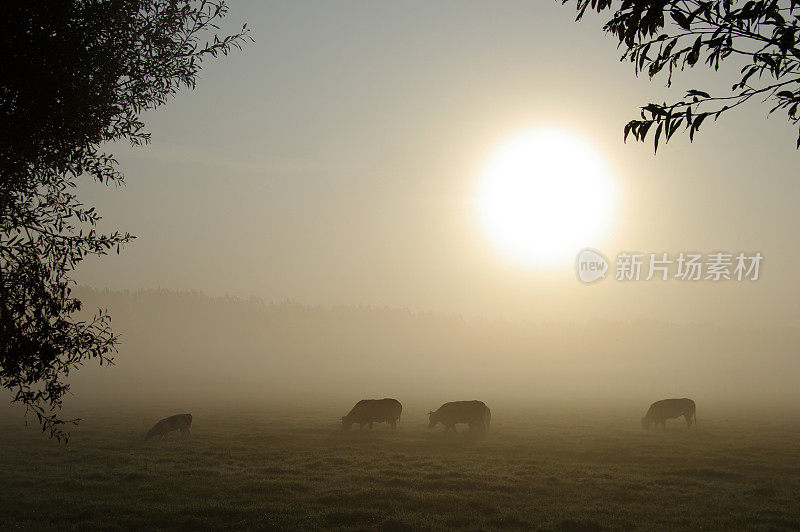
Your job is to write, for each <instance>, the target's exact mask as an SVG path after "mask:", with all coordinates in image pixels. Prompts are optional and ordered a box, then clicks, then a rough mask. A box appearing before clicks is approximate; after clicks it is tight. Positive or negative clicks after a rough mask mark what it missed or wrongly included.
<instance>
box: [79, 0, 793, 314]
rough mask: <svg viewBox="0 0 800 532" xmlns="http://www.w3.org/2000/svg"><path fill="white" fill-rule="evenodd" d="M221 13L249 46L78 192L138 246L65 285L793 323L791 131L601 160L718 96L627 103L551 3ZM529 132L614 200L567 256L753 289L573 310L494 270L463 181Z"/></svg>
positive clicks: (606, 53) (656, 287)
mask: <svg viewBox="0 0 800 532" xmlns="http://www.w3.org/2000/svg"><path fill="white" fill-rule="evenodd" d="M230 7H231V14H230V17H229V20H230V23H231V25H232V26H236V25H237V24H241V22H242V21H247V22H248V25H249V27H251V28H252V36H253V38H254V39H255V40H256V42H255V44H251V45H248V46H246V47H245V49H244V51H243V52H235V53H233V54H232V55H231V56H229V57H228V58H224V59H221V60H216V61H213V62H211V63H208V64H207V65H206V68H205V69H204V70H203V72H202V74H201V76H200V79H199V82H198V86H197V89H196V90H195V91H193V92H188V91H187V92H183V93H181V94H179V95H178V97H177V98H176V99H175V100H173V101H171V102H170V103H169V104H168V105H167V106H165V107H163V108H161V109H159V110H158V111H156V112H154V113H151V114H150V115H148V116H147V117H146V118H147V122H148V125H149V129H150V130H151V132H152V140H153V142H152V144H151V145H150V146H148V147H146V148H144V149H130V148H128V147H126V146H118V147H114V148H113V151H114V153H115V154H116V155H117V158H118V160H119V162H120V164H121V168H122V170H123V171H124V173H125V174H126V176H127V181H128V184H127V187H125V188H123V189H105V188H104V187H102V186H100V185H95V184H90V185H87V186H85V187H84V188H83V193H84V196H83V197H84V199H85V200H86V201H87V202H91V203H97V204H98V205H99V208H100V209H101V212H103V213H104V215H105V220H104V224H105V227H108V228H120V229H123V230H127V231H130V232H132V233H134V234H136V235H137V236H138V239H137V240H136V241H135V242H134V243H133V244H132V245H130V246H128V248H127V249H126V250H125V251H124V252H123V253H122V254H121V255H120V256H119V257H109V258H103V259H99V260H98V259H89V260H88V261H86V262H85V263H84V264H83V265H82V267H81V269H80V270H79V272H78V279H79V281H80V282H81V283H83V284H87V285H90V286H94V287H101V288H105V287H107V288H113V289H124V288H130V289H136V288H140V287H163V288H174V289H197V290H202V291H205V292H208V293H210V294H232V295H237V296H249V295H257V296H260V297H263V298H264V299H266V300H283V299H292V300H296V301H299V302H304V303H313V304H317V303H319V304H366V305H375V306H384V305H386V306H392V307H409V308H412V309H419V310H434V311H445V312H455V313H463V314H466V315H484V316H490V317H501V318H511V319H530V318H542V317H547V318H548V319H551V318H552V319H585V318H592V317H595V316H603V317H604V318H621V319H629V318H638V317H647V318H652V319H660V320H670V321H684V320H685V321H708V322H721V323H735V324H746V323H751V324H755V325H759V326H761V325H767V324H772V323H779V324H796V323H797V322H798V318H800V306H799V305H798V296H799V295H800V287H799V286H798V281H797V273H796V270H797V267H798V265H800V253H799V251H800V250H798V244H797V238H796V237H795V228H796V227H798V221H800V220H799V219H798V218H799V217H800V214H798V211H797V209H796V208H795V203H796V199H797V198H798V197H800V182H799V181H798V176H797V175H796V174H797V172H796V167H797V166H796V163H797V161H798V160H799V159H798V158H799V157H800V153H799V152H797V151H796V150H795V149H794V142H795V136H794V135H795V131H794V128H793V127H792V126H790V125H789V124H788V123H787V122H786V121H785V120H784V119H783V117H781V116H779V115H775V116H774V117H773V118H772V119H770V120H765V116H766V113H767V110H768V109H767V107H766V106H759V105H754V106H751V107H749V108H747V109H743V110H742V111H737V112H735V113H729V114H728V115H727V116H725V117H723V118H722V119H721V121H720V122H718V123H717V124H713V123H711V122H710V121H709V122H707V123H706V124H704V126H703V128H702V130H701V134H699V135H698V136H696V138H695V142H694V144H692V145H690V144H689V143H688V141H685V140H684V139H683V137H682V136H681V138H678V137H677V136H676V137H674V140H673V141H672V142H671V143H670V144H669V145H666V146H663V148H662V149H660V150H659V154H658V155H657V156H654V155H653V149H652V145H651V144H647V145H642V144H638V145H637V144H633V143H630V142H629V143H628V144H623V142H622V127H623V125H624V124H625V122H627V120H629V119H631V118H634V117H635V116H636V115H637V114H638V106H639V105H643V104H645V103H647V102H648V101H652V100H664V99H670V98H671V99H676V98H679V97H680V96H681V95H682V93H683V91H684V90H685V89H688V88H695V87H696V88H706V89H709V88H710V89H714V88H716V87H728V88H729V86H730V84H732V83H733V79H732V77H725V78H719V79H715V78H713V77H711V76H707V75H705V73H700V72H698V73H694V74H692V76H691V77H688V76H687V77H681V76H676V79H675V83H674V87H673V89H672V90H670V91H668V90H666V89H665V88H664V82H663V80H662V79H658V80H655V81H653V82H650V81H648V80H647V79H646V78H642V79H636V78H635V77H634V74H633V69H632V67H631V65H630V64H628V63H620V62H619V60H618V59H619V51H618V50H617V49H616V42H615V41H614V39H613V38H612V37H611V36H609V35H606V34H604V33H602V31H601V21H600V20H599V19H598V18H597V17H588V18H587V20H585V21H584V22H582V23H580V24H576V23H574V22H573V20H574V15H575V14H574V11H573V8H572V6H563V7H562V6H561V5H560V3H558V2H555V1H554V2H549V1H541V0H527V1H522V0H517V1H495V2H485V1H466V0H459V1H439V2H400V1H395V2H383V1H381V2H376V1H366V0H365V1H359V2H357V1H337V2H330V1H317V2H295V1H285V2H264V1H252V2H243V1H232V2H231V6H230ZM730 70H733V69H729V71H730ZM542 126H546V127H557V128H560V129H564V130H567V131H571V132H573V133H575V134H577V135H579V136H581V137H583V138H584V139H585V140H586V141H588V142H589V143H591V144H592V145H593V146H594V147H595V148H596V150H597V151H599V152H600V153H601V154H602V156H603V157H604V159H605V160H606V163H607V165H608V166H609V168H610V169H611V172H612V175H613V178H614V180H615V181H616V183H617V190H618V200H617V207H616V211H615V213H614V217H613V224H612V229H611V232H610V234H609V235H608V238H606V239H604V240H603V241H602V242H591V243H587V245H593V246H596V247H598V248H599V249H601V250H602V251H603V252H604V253H606V255H607V256H610V257H614V256H615V255H616V254H617V253H618V252H619V251H623V250H630V251H641V252H670V253H673V254H676V253H678V252H681V251H700V252H704V253H711V252H715V251H719V250H726V251H730V252H738V251H748V252H752V251H760V252H761V253H762V254H763V255H764V256H765V261H764V264H763V265H762V272H761V277H762V278H761V279H760V280H759V281H757V282H755V283H727V284H724V285H714V284H712V283H710V282H703V283H698V284H681V283H679V282H677V281H670V282H666V283H655V282H650V283H645V282H639V283H631V284H628V285H625V284H623V283H620V282H615V281H613V280H612V279H606V280H605V281H602V282H600V283H598V284H596V285H591V286H584V285H581V284H580V283H579V282H578V281H577V280H576V277H575V273H574V271H573V268H572V267H571V266H566V267H562V268H548V269H541V268H536V267H532V266H528V265H524V264H521V263H518V262H515V261H514V260H511V259H509V258H508V257H507V256H504V255H503V254H502V253H500V252H498V250H497V248H496V247H495V246H494V245H493V243H492V242H491V241H490V240H489V239H488V238H487V236H486V234H485V232H484V231H483V229H482V227H481V226H480V223H479V221H478V219H477V216H476V212H475V197H474V196H475V194H474V192H475V187H476V182H477V179H478V176H479V173H480V170H481V168H482V165H483V164H484V162H485V161H486V159H487V157H488V156H489V154H490V153H491V152H492V150H493V149H494V148H495V147H496V146H497V145H498V144H500V143H502V142H504V141H505V140H507V139H508V138H510V137H513V136H514V135H515V134H517V133H520V132H524V131H526V130H530V129H533V128H538V127H542ZM678 136H680V134H679V135H678Z"/></svg>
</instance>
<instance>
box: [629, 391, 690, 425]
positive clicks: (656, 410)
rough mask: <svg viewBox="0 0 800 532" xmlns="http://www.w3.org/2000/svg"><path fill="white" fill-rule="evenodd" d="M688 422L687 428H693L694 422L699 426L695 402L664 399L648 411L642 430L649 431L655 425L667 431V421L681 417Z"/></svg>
mask: <svg viewBox="0 0 800 532" xmlns="http://www.w3.org/2000/svg"><path fill="white" fill-rule="evenodd" d="M681 416H683V418H684V419H685V420H686V428H687V429H688V428H691V426H692V420H694V423H695V424H697V410H696V406H695V404H694V401H692V400H691V399H686V398H683V399H662V400H661V401H656V402H655V403H653V404H652V405H650V408H649V409H648V410H647V414H645V415H644V417H643V418H642V428H643V429H649V428H650V425H652V424H653V423H655V425H656V428H658V426H659V425H661V427H662V428H663V429H665V430H666V428H667V425H666V420H668V419H674V418H676V417H681Z"/></svg>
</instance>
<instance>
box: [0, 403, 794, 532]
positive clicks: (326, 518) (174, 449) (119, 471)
mask: <svg viewBox="0 0 800 532" xmlns="http://www.w3.org/2000/svg"><path fill="white" fill-rule="evenodd" d="M490 406H491V405H490ZM699 412H700V414H701V415H700V423H699V426H698V427H697V429H696V430H691V431H687V430H686V428H685V426H684V425H683V424H682V423H681V422H680V421H679V420H674V421H672V422H668V426H667V430H666V432H652V431H650V432H645V431H642V430H641V428H639V427H638V426H637V425H638V418H634V417H629V416H623V415H618V414H613V415H612V414H588V413H587V414H577V413H573V414H568V413H565V414H563V415H557V414H547V413H538V414H537V413H523V412H519V413H515V414H514V415H508V413H501V411H499V410H496V409H493V420H492V428H491V431H490V433H489V434H488V435H487V436H486V437H483V438H480V439H478V438H475V437H472V436H471V435H470V434H467V433H464V432H462V433H459V434H452V433H448V434H445V433H444V432H442V429H441V426H440V427H439V428H438V429H435V430H429V429H428V428H427V426H425V425H424V424H423V422H424V411H420V412H413V413H404V416H403V418H402V419H401V423H400V426H399V428H398V430H397V431H395V432H393V431H391V430H389V428H388V427H387V426H386V425H385V424H380V425H376V426H375V429H374V430H372V431H369V430H364V431H359V430H353V431H352V432H349V433H346V432H343V431H342V430H341V427H340V425H338V423H337V418H336V417H333V413H332V412H331V416H328V415H327V412H326V413H325V414H320V413H315V412H310V411H308V412H267V411H264V412H260V413H252V414H244V413H225V412H202V411H195V412H193V414H194V426H193V430H192V436H191V438H190V439H188V440H181V439H179V438H177V435H176V434H174V435H173V439H171V440H168V441H150V442H146V443H145V442H144V441H142V434H143V432H144V430H146V429H147V428H149V425H150V424H151V423H152V422H153V421H155V420H156V419H157V418H158V416H157V415H153V414H152V413H150V412H118V413H108V412H106V413H103V414H100V413H97V412H95V413H87V414H85V420H84V422H83V423H82V424H81V426H80V427H79V428H78V429H75V430H73V437H72V439H71V440H70V442H69V444H68V445H63V444H58V443H56V442H52V441H48V440H47V439H46V438H44V437H43V436H41V435H40V434H39V433H37V432H36V430H33V428H31V429H28V430H26V429H24V428H23V427H21V426H20V425H21V420H20V419H19V417H18V416H11V415H7V416H4V417H3V418H2V420H0V428H1V430H0V456H2V468H0V501H2V505H0V527H1V528H2V529H86V528H100V529H137V530H156V529H189V530H190V529H282V530H285V529H319V528H325V529H337V528H342V529H343V528H354V529H382V530H416V529H451V528H465V529H475V530H478V529H481V530H491V529H542V530H604V529H648V530H650V529H661V530H673V529H677V528H682V529H711V530H724V529H743V528H746V529H763V530H776V529H798V528H800V424H798V423H794V424H792V423H791V422H786V421H778V420H776V421H771V422H770V421H754V420H748V419H738V418H736V417H730V418H727V417H722V418H720V419H704V418H703V415H702V410H699ZM754 419H755V418H754Z"/></svg>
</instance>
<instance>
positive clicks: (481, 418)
mask: <svg viewBox="0 0 800 532" xmlns="http://www.w3.org/2000/svg"><path fill="white" fill-rule="evenodd" d="M491 420H492V412H491V411H490V410H489V407H488V406H486V405H485V404H484V403H483V401H453V402H451V403H445V404H443V405H442V406H440V407H439V409H438V410H436V411H435V412H428V421H429V423H428V427H429V428H433V427H435V426H436V425H437V423H441V424H442V425H444V430H445V431H448V430H452V431H453V432H456V423H466V424H468V425H469V430H475V431H478V432H480V433H484V432H486V431H487V430H489V423H490V422H491Z"/></svg>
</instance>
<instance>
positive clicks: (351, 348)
mask: <svg viewBox="0 0 800 532" xmlns="http://www.w3.org/2000/svg"><path fill="white" fill-rule="evenodd" d="M81 297H82V299H83V301H84V309H85V311H86V312H87V315H88V311H90V310H92V309H95V308H97V307H102V308H107V309H108V310H109V312H110V313H111V315H112V316H113V324H114V328H115V331H116V332H118V333H119V334H120V336H121V345H120V352H119V353H118V355H117V356H116V362H115V365H113V366H110V367H107V366H103V367H99V366H96V365H93V364H87V365H86V366H85V367H83V368H82V369H81V370H80V371H79V372H77V373H75V374H73V377H72V380H71V381H72V384H73V387H74V389H75V390H76V391H78V392H79V393H77V394H76V395H74V396H70V397H68V398H67V400H66V405H67V407H68V408H72V407H79V406H81V405H92V404H97V403H108V404H112V405H115V406H122V405H129V406H131V407H134V406H137V405H140V406H144V405H146V406H148V407H152V406H159V405H160V406H161V407H162V408H164V409H165V411H170V410H175V409H178V410H180V409H181V408H183V409H189V410H191V409H192V408H209V407H221V406H224V407H226V408H239V409H243V410H254V409H261V408H274V407H275V406H276V405H284V406H298V405H299V406H302V407H304V408H312V409H313V408H323V407H330V406H331V404H336V405H338V407H339V408H341V409H349V407H350V406H351V405H352V403H354V402H355V401H356V400H358V399H362V398H370V397H374V398H378V397H396V398H398V399H400V400H401V401H402V402H404V404H413V405H418V406H419V407H420V412H417V415H421V414H423V413H424V412H427V411H428V410H430V409H433V408H435V407H437V406H438V405H439V404H441V403H442V402H444V401H447V400H455V399H481V400H484V401H486V402H487V403H489V404H491V405H492V406H495V405H498V404H503V405H508V406H509V407H510V408H512V409H513V410H519V409H520V408H522V409H526V408H528V409H533V410H539V409H548V408H556V409H558V410H562V409H567V411H569V410H570V409H577V410H579V411H580V410H590V411H591V410H603V409H613V410H615V411H622V412H628V413H630V415H631V416H632V422H634V423H636V422H638V418H639V417H640V416H641V415H643V414H644V410H645V409H646V407H647V405H649V403H650V402H652V401H653V400H654V399H656V398H662V397H692V398H694V399H695V400H696V401H697V403H698V405H699V406H698V409H699V414H698V415H699V417H700V418H703V417H705V415H707V414H708V413H709V412H713V411H715V410H730V409H737V410H742V409H743V411H744V412H747V414H748V415H750V414H754V413H758V412H761V413H763V414H769V413H776V412H777V411H781V412H787V411H788V412H791V411H796V409H797V406H796V405H797V396H796V378H795V377H796V375H798V374H800V358H798V357H797V356H796V355H795V352H794V350H793V340H794V338H796V337H797V333H798V330H797V329H795V328H773V329H768V328H761V329H755V328H753V329H747V328H742V327H725V326H722V325H715V324H711V323H706V324H669V323H659V322H657V321H652V320H644V319H643V320H638V321H632V322H627V323H626V322H618V321H616V322H615V321H606V320H603V319H597V320H593V321H591V322H589V321H585V322H563V321H562V322H547V321H541V322H530V321H517V322H512V321H509V320H491V319H485V318H484V319H480V318H471V319H465V318H462V317H460V316H457V315H448V314H436V313H424V312H412V311H409V310H403V309H392V308H369V307H348V306H339V307H327V306H304V305H300V304H296V303H292V302H283V303H265V302H263V301H262V300H260V299H256V298H251V299H239V298H232V297H227V298H226V297H209V296H206V295H203V294H202V293H199V292H177V291H169V290H142V291H136V292H128V291H125V292H110V291H97V290H90V289H82V290H81ZM332 402H333V403H332ZM423 409H424V411H423ZM496 410H497V411H496V413H495V415H496V416H502V410H498V409H496ZM344 413H346V412H342V413H341V414H340V415H343V414H344ZM335 419H338V416H337V417H336V418H335ZM412 421H413V422H417V421H419V422H423V421H424V419H422V418H418V419H414V420H412Z"/></svg>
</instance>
